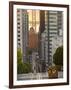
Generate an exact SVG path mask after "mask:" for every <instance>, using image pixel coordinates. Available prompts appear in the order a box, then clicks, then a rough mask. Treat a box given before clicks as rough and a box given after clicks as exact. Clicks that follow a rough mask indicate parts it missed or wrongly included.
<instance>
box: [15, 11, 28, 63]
mask: <svg viewBox="0 0 71 90" xmlns="http://www.w3.org/2000/svg"><path fill="white" fill-rule="evenodd" d="M17 47H18V48H21V51H22V56H23V57H22V58H23V62H26V60H27V49H28V13H27V11H26V10H23V9H18V10H17Z"/></svg>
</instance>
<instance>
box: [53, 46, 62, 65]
mask: <svg viewBox="0 0 71 90" xmlns="http://www.w3.org/2000/svg"><path fill="white" fill-rule="evenodd" d="M53 63H54V64H55V65H60V66H63V46H61V47H58V48H57V49H56V52H55V53H54V55H53Z"/></svg>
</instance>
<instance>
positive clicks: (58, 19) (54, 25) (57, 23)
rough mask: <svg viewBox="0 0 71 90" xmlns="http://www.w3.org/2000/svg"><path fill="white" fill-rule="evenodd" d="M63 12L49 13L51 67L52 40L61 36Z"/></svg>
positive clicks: (49, 57)
mask: <svg viewBox="0 0 71 90" xmlns="http://www.w3.org/2000/svg"><path fill="white" fill-rule="evenodd" d="M62 20H63V19H62V12H60V11H48V26H47V28H48V60H49V65H52V58H53V57H52V39H53V38H54V37H55V36H57V35H58V34H59V30H60V29H61V30H62V31H63V29H62V26H63V25H62Z"/></svg>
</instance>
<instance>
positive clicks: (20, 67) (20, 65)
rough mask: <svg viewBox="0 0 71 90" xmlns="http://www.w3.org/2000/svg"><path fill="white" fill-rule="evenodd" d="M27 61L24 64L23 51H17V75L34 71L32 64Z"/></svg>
mask: <svg viewBox="0 0 71 90" xmlns="http://www.w3.org/2000/svg"><path fill="white" fill-rule="evenodd" d="M26 61H27V62H26V63H24V62H22V53H21V49H18V50H17V73H18V74H22V73H29V72H31V71H32V66H31V64H30V63H29V62H28V60H26Z"/></svg>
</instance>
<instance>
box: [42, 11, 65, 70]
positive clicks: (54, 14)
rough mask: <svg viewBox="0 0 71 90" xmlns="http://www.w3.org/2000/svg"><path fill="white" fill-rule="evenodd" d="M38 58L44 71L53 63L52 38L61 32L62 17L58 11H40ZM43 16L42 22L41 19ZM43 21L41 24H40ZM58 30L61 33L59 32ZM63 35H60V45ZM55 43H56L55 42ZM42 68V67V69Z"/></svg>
mask: <svg viewBox="0 0 71 90" xmlns="http://www.w3.org/2000/svg"><path fill="white" fill-rule="evenodd" d="M40 12H41V13H40V23H41V24H40V27H41V28H40V44H41V49H40V53H41V54H40V57H41V61H44V63H45V69H46V71H47V68H48V67H49V66H51V65H52V63H53V62H52V61H53V59H52V58H53V42H54V41H53V38H54V37H56V36H58V35H59V34H60V33H62V32H63V28H62V27H63V25H62V21H63V17H62V12H60V11H40ZM41 16H43V20H42V17H41ZM41 21H43V22H41ZM60 30H61V31H62V32H60ZM62 38H63V33H62V35H61V38H60V39H61V40H60V42H61V44H62V43H63V42H62V40H63V39H62ZM56 43H57V42H56ZM42 68H43V67H42Z"/></svg>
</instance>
